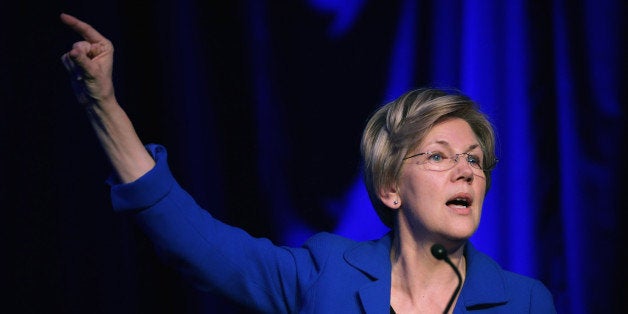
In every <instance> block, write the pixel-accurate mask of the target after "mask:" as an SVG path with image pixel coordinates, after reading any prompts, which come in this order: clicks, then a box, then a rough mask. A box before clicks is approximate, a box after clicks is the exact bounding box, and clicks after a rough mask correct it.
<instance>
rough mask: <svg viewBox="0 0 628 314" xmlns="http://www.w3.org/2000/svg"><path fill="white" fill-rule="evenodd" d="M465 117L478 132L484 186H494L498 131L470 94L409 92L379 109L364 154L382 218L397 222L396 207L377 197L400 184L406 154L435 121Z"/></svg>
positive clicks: (363, 146)
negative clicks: (468, 95)
mask: <svg viewBox="0 0 628 314" xmlns="http://www.w3.org/2000/svg"><path fill="white" fill-rule="evenodd" d="M451 118H460V119H463V120H465V121H466V122H467V123H468V124H469V125H470V126H471V129H472V130H473V132H474V133H475V135H476V136H477V139H478V142H479V144H480V148H481V149H482V153H483V154H484V159H483V162H482V168H483V169H484V173H485V175H486V191H488V188H489V187H490V180H491V170H492V168H493V167H494V165H495V163H496V162H497V159H496V157H495V133H494V131H493V126H492V125H491V123H490V122H489V120H488V118H487V117H486V116H485V115H484V114H483V113H482V112H481V111H480V110H479V108H478V106H477V105H476V103H475V102H474V101H473V100H471V99H470V98H469V97H467V96H465V95H463V94H461V93H459V92H457V91H446V90H442V89H432V88H422V89H416V90H412V91H409V92H407V93H405V94H403V95H401V96H400V97H399V98H397V99H395V100H394V101H392V102H390V103H388V104H386V105H384V106H382V107H381V108H379V109H378V110H376V111H375V112H374V113H373V115H372V116H371V118H370V119H369V121H368V123H367V124H366V127H365V129H364V133H363V135H362V142H361V147H360V148H361V153H362V161H363V167H364V183H365V185H366V189H367V191H368V194H369V198H370V199H371V203H372V204H373V206H374V207H375V211H376V212H377V215H378V216H379V218H380V220H381V221H382V222H383V223H384V224H385V225H386V226H388V227H391V228H392V227H393V224H394V219H395V213H396V212H395V211H393V210H391V209H390V208H389V207H387V206H386V205H384V203H382V201H381V200H380V198H379V195H380V192H381V191H383V190H384V189H387V188H390V187H394V186H396V185H397V181H398V177H399V173H400V170H401V166H402V164H403V158H404V157H405V156H406V155H407V154H408V152H411V151H412V150H414V149H415V148H416V147H417V146H418V145H420V144H421V142H422V141H423V139H424V138H425V136H427V134H428V133H429V131H430V130H431V129H432V128H433V127H434V126H435V125H437V124H439V123H441V122H443V121H445V120H448V119H451Z"/></svg>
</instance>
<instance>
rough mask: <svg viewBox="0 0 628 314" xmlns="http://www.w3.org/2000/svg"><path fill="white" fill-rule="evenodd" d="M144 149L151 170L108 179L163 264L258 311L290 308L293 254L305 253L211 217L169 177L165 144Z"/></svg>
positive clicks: (115, 198)
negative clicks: (150, 157)
mask: <svg viewBox="0 0 628 314" xmlns="http://www.w3.org/2000/svg"><path fill="white" fill-rule="evenodd" d="M147 149H148V150H149V152H150V153H151V154H152V155H153V158H154V159H155V161H156V165H155V167H154V168H153V169H152V170H150V171H149V172H148V173H146V174H145V175H144V176H142V177H141V178H139V179H138V180H136V181H134V182H131V183H128V184H117V183H116V182H115V180H111V179H110V180H109V183H110V185H111V199H112V204H113V207H114V210H116V211H118V212H125V213H128V214H130V215H132V216H133V218H134V220H135V221H136V222H137V224H138V225H139V226H140V228H141V229H142V230H143V231H144V232H145V234H146V235H147V236H148V237H149V239H150V240H151V241H152V243H153V244H154V246H155V249H156V251H157V253H158V255H159V256H160V257H161V258H162V259H163V260H164V261H165V263H166V264H168V265H170V266H172V267H174V268H175V269H176V270H178V271H179V272H180V273H181V274H182V276H183V277H184V278H185V279H187V280H188V281H189V282H191V283H192V285H194V286H195V287H197V288H198V289H200V290H203V291H214V292H219V293H221V294H224V295H226V296H227V297H229V298H231V299H233V300H235V301H237V302H240V303H242V304H244V305H246V306H249V307H251V308H254V309H256V310H258V311H262V312H272V313H280V312H281V313H284V312H286V313H287V312H294V310H295V308H296V307H297V304H296V303H297V297H296V293H297V291H298V289H297V286H298V280H299V278H298V275H297V266H296V263H295V258H297V257H296V256H295V254H298V255H300V257H299V259H301V257H303V256H307V254H306V253H305V254H304V252H300V251H299V250H303V249H294V248H286V247H281V246H276V245H275V244H273V243H272V242H271V241H270V240H268V239H263V238H254V237H252V236H250V235H249V234H247V233H246V232H244V231H243V230H241V229H238V228H234V227H232V226H229V225H226V224H224V223H222V222H220V221H218V220H217V219H215V218H213V217H212V215H211V214H209V212H207V211H206V210H204V209H202V208H201V207H199V205H198V204H197V203H196V202H195V201H194V200H193V198H192V197H191V196H190V195H189V194H188V193H187V192H185V191H184V190H183V189H182V188H181V186H179V184H178V183H177V182H176V180H175V179H174V178H173V176H172V173H171V172H170V170H169V168H168V165H167V154H166V150H165V148H164V147H162V146H160V145H147ZM301 268H302V267H301ZM300 271H304V272H305V273H309V270H307V269H305V270H303V269H301V270H300Z"/></svg>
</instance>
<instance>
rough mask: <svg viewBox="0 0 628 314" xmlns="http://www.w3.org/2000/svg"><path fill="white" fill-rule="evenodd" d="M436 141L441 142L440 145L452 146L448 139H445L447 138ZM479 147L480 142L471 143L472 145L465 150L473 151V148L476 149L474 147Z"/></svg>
mask: <svg viewBox="0 0 628 314" xmlns="http://www.w3.org/2000/svg"><path fill="white" fill-rule="evenodd" d="M434 143H436V144H440V145H443V146H448V147H451V145H450V144H449V142H447V141H445V140H438V141H436V142H434ZM478 147H480V144H478V143H475V144H471V145H469V147H467V150H465V151H464V152H465V153H468V152H470V151H472V150H474V149H476V148H478Z"/></svg>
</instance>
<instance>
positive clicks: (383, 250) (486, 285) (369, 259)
mask: <svg viewBox="0 0 628 314" xmlns="http://www.w3.org/2000/svg"><path fill="white" fill-rule="evenodd" d="M392 238H393V233H392V232H389V233H387V234H386V235H385V236H384V237H382V238H380V239H378V240H373V241H366V242H359V243H357V244H356V245H355V246H353V247H351V248H349V249H348V250H347V251H346V252H345V254H344V258H345V260H346V261H347V263H348V264H349V265H351V266H353V267H355V268H356V269H358V270H360V271H361V272H362V273H364V274H365V275H366V276H367V277H369V278H370V279H371V282H370V283H367V284H365V285H363V286H362V287H360V289H359V295H360V301H361V302H362V306H363V307H364V310H365V312H366V313H388V312H389V310H390V285H391V278H390V272H391V267H392V266H391V264H390V249H391V246H392ZM465 256H466V258H467V275H466V280H465V283H464V285H463V287H462V290H461V292H460V297H459V298H458V302H457V304H456V307H459V308H460V307H464V308H467V309H469V308H475V307H482V306H491V305H499V304H504V303H507V302H508V299H509V295H508V293H507V292H506V291H507V287H506V280H505V278H504V272H503V270H502V268H501V267H500V266H499V265H498V264H497V263H496V262H495V261H494V260H492V259H491V258H490V257H488V256H487V255H485V254H483V253H481V252H480V251H478V250H477V249H476V248H475V247H474V246H473V244H471V242H467V244H466V245H465Z"/></svg>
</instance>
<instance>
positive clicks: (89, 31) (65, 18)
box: [60, 13, 107, 43]
mask: <svg viewBox="0 0 628 314" xmlns="http://www.w3.org/2000/svg"><path fill="white" fill-rule="evenodd" d="M60 18H61V21H62V22H63V23H64V24H65V25H68V26H69V27H70V28H72V29H73V30H74V31H75V32H77V33H78V34H79V35H81V36H83V38H84V39H85V40H86V41H88V42H90V43H97V42H102V41H104V40H107V39H106V38H105V37H104V36H103V35H101V34H100V33H99V32H98V31H97V30H96V29H94V28H93V27H92V26H91V25H89V24H87V23H85V22H83V21H81V20H79V19H77V18H76V17H74V16H72V15H69V14H66V13H61V16H60Z"/></svg>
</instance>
